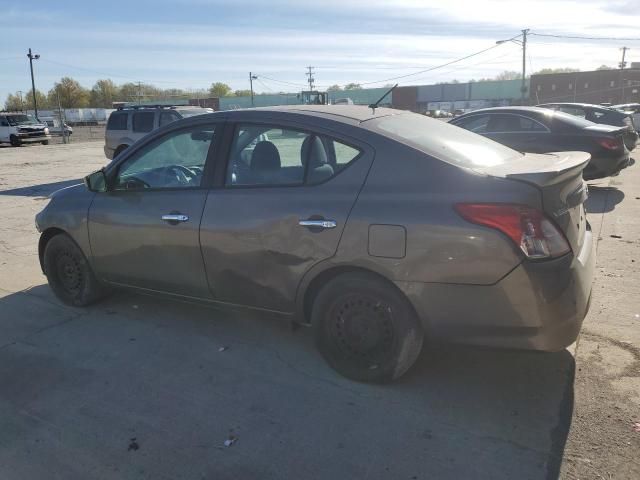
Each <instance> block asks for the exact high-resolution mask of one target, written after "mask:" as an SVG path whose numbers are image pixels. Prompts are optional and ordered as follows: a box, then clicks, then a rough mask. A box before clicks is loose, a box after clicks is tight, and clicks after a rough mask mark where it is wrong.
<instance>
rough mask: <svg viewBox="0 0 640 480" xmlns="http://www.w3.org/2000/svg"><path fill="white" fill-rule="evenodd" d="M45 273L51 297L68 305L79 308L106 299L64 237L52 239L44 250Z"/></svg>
mask: <svg viewBox="0 0 640 480" xmlns="http://www.w3.org/2000/svg"><path fill="white" fill-rule="evenodd" d="M43 260H44V262H43V263H44V272H45V275H46V276H47V280H48V282H49V286H50V287H51V289H52V290H53V293H55V295H56V296H57V297H58V298H59V299H60V300H61V301H62V302H64V303H66V304H67V305H73V306H76V307H82V306H85V305H89V304H90V303H93V302H95V301H96V300H98V299H100V298H102V297H103V296H105V295H106V293H107V290H106V289H105V287H103V286H102V285H101V284H100V283H99V282H98V279H97V278H96V277H95V275H94V274H93V271H92V270H91V267H90V266H89V262H88V261H87V259H86V257H85V256H84V254H83V253H82V251H81V250H80V248H79V247H78V246H77V245H76V244H75V242H74V241H73V240H72V239H71V238H70V237H69V236H67V235H65V234H59V235H56V236H55V237H53V238H51V239H50V240H49V241H48V242H47V245H46V247H45V250H44V259H43Z"/></svg>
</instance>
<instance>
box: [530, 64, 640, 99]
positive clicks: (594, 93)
mask: <svg viewBox="0 0 640 480" xmlns="http://www.w3.org/2000/svg"><path fill="white" fill-rule="evenodd" d="M639 101H640V68H629V69H624V70H593V71H589V72H571V73H553V74H548V75H532V76H531V90H530V102H531V104H532V105H537V104H539V103H547V102H578V103H595V104H599V103H605V102H606V103H611V104H613V105H616V104H619V103H635V102H639Z"/></svg>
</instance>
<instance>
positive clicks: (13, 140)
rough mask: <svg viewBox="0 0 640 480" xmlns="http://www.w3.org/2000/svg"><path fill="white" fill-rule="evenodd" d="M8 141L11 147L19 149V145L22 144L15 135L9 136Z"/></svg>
mask: <svg viewBox="0 0 640 480" xmlns="http://www.w3.org/2000/svg"><path fill="white" fill-rule="evenodd" d="M9 141H10V142H11V146H12V147H19V146H20V145H22V142H21V141H20V139H19V138H18V137H16V136H15V135H11V136H10V137H9Z"/></svg>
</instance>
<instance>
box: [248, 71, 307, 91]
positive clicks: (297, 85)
mask: <svg viewBox="0 0 640 480" xmlns="http://www.w3.org/2000/svg"><path fill="white" fill-rule="evenodd" d="M256 75H258V76H259V77H260V78H264V79H266V80H271V81H272V82H276V83H282V84H283V85H293V86H294V87H305V88H306V86H307V84H306V83H293V82H285V81H284V80H278V79H276V78H271V77H267V76H266V75H263V74H261V73H256Z"/></svg>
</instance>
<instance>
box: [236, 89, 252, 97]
mask: <svg viewBox="0 0 640 480" xmlns="http://www.w3.org/2000/svg"><path fill="white" fill-rule="evenodd" d="M233 94H234V95H235V96H236V97H250V96H251V90H236V91H235V92H233Z"/></svg>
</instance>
